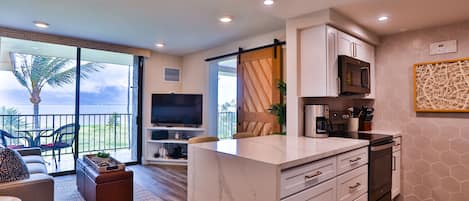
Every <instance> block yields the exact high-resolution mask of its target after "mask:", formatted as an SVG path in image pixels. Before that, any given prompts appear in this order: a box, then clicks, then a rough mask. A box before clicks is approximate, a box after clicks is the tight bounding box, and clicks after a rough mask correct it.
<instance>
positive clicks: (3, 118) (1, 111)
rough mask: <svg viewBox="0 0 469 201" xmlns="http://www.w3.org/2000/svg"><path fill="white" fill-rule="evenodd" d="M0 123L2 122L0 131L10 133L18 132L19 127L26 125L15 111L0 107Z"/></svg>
mask: <svg viewBox="0 0 469 201" xmlns="http://www.w3.org/2000/svg"><path fill="white" fill-rule="evenodd" d="M0 122H2V127H0V129H3V130H6V131H8V132H10V133H12V132H13V131H15V130H18V129H19V127H20V126H24V125H26V122H25V121H24V119H23V116H22V115H21V113H20V112H18V110H17V109H15V108H11V107H5V106H2V107H0Z"/></svg>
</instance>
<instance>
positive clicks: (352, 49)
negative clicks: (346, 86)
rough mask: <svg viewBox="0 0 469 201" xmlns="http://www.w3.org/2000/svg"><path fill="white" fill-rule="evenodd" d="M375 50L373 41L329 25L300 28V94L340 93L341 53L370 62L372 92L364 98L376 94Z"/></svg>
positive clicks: (313, 95) (324, 95) (323, 94)
mask: <svg viewBox="0 0 469 201" xmlns="http://www.w3.org/2000/svg"><path fill="white" fill-rule="evenodd" d="M374 51H375V49H374V47H373V46H372V45H370V44H368V43H366V42H364V41H362V40H360V39H358V38H356V37H354V36H351V35H349V34H347V33H344V32H342V31H339V30H337V29H335V28H333V27H330V26H328V25H319V26H315V27H311V28H308V29H304V30H301V32H300V65H301V66H300V79H301V82H300V96H302V97H336V96H338V95H339V93H340V92H339V83H338V55H347V56H350V57H354V58H357V59H359V60H362V61H366V62H369V63H370V71H371V72H370V76H371V83H370V84H371V86H370V87H371V89H370V91H371V93H370V94H367V95H366V96H364V98H374V97H375V53H374Z"/></svg>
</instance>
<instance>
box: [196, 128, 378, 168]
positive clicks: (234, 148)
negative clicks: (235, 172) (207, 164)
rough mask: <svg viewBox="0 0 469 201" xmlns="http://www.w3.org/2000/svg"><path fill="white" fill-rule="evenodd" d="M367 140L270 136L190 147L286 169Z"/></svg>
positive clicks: (350, 148) (354, 146)
mask: <svg viewBox="0 0 469 201" xmlns="http://www.w3.org/2000/svg"><path fill="white" fill-rule="evenodd" d="M368 144H369V142H368V141H367V140H357V139H348V138H335V137H329V138H307V137H295V136H281V135H271V136H262V137H252V138H244V139H238V140H231V139H230V140H221V141H218V142H207V143H199V144H191V145H190V146H193V147H194V148H201V149H206V150H211V151H215V152H219V153H224V154H229V155H233V156H238V157H242V158H246V159H251V160H255V161H259V162H263V163H267V164H271V165H277V166H280V168H281V169H286V168H290V167H294V166H297V165H301V164H303V163H308V162H311V161H316V160H320V159H323V158H327V157H329V156H334V155H337V154H340V153H343V152H347V151H351V150H354V149H357V148H361V147H365V146H368Z"/></svg>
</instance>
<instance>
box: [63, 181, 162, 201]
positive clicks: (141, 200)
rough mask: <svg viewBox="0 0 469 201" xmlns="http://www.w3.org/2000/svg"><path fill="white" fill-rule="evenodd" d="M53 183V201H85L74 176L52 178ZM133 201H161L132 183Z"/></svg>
mask: <svg viewBox="0 0 469 201" xmlns="http://www.w3.org/2000/svg"><path fill="white" fill-rule="evenodd" d="M54 181H55V201H85V199H83V197H81V195H80V193H79V192H78V190H77V185H76V178H75V176H74V175H73V176H72V175H70V176H63V177H56V178H54ZM134 201H163V199H161V198H159V197H158V196H156V195H154V194H153V193H151V192H150V191H147V190H145V188H143V187H142V186H140V185H138V184H136V183H134Z"/></svg>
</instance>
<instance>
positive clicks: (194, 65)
mask: <svg viewBox="0 0 469 201" xmlns="http://www.w3.org/2000/svg"><path fill="white" fill-rule="evenodd" d="M275 38H277V39H279V40H285V30H278V31H274V32H270V33H266V34H262V35H258V36H253V37H250V38H247V39H244V40H239V41H236V42H232V43H228V44H225V45H222V46H219V47H216V48H212V49H208V50H204V51H200V52H195V53H192V54H189V55H186V56H184V57H183V59H182V61H183V62H182V66H184V69H183V71H182V81H183V83H182V88H181V90H182V91H183V92H187V93H201V94H203V95H204V106H203V108H204V115H203V127H204V128H205V129H207V128H208V124H207V123H208V108H209V107H217V105H208V90H209V84H208V78H209V77H208V76H209V66H208V62H205V59H206V58H210V57H215V56H219V55H223V54H227V53H231V52H235V51H237V50H238V48H239V47H241V48H244V49H250V48H254V47H258V46H262V45H267V44H272V43H273V40H274V39H275Z"/></svg>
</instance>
